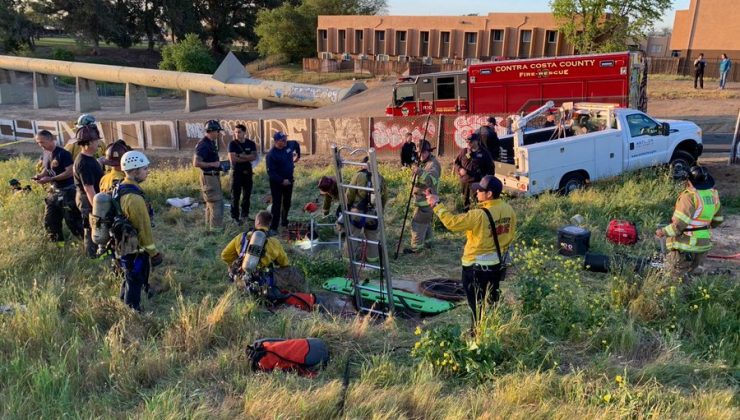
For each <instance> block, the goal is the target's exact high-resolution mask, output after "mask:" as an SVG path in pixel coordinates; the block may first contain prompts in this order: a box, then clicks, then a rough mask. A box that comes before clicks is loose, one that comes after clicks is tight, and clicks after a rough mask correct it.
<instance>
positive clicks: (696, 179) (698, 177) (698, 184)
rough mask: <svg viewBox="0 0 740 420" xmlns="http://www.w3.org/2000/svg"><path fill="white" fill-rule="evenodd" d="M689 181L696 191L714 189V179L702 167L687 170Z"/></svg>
mask: <svg viewBox="0 0 740 420" xmlns="http://www.w3.org/2000/svg"><path fill="white" fill-rule="evenodd" d="M689 181H690V182H691V185H693V186H694V188H696V189H697V190H708V189H710V188H712V187H714V178H713V177H712V175H710V174H709V171H707V168H705V167H703V166H692V167H691V168H690V169H689Z"/></svg>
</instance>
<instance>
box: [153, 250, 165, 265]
mask: <svg viewBox="0 0 740 420" xmlns="http://www.w3.org/2000/svg"><path fill="white" fill-rule="evenodd" d="M162 261H164V256H163V255H162V253H161V252H157V253H156V254H154V255H153V256H152V259H151V263H152V267H156V266H158V265H160V264H162Z"/></svg>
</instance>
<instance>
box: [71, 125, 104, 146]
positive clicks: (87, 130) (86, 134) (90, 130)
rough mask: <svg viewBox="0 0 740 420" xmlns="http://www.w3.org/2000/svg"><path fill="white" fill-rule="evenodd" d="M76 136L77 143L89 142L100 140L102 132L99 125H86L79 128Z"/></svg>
mask: <svg viewBox="0 0 740 420" xmlns="http://www.w3.org/2000/svg"><path fill="white" fill-rule="evenodd" d="M75 137H76V138H77V143H79V144H87V143H90V142H91V141H95V140H100V132H99V131H98V127H96V126H94V125H86V126H84V127H80V128H78V129H77V132H76V133H75Z"/></svg>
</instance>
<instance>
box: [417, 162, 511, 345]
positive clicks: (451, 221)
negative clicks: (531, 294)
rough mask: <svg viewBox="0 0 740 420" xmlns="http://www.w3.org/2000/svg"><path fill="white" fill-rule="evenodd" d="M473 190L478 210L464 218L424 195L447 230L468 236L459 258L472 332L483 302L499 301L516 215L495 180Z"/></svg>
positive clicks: (490, 177) (491, 178)
mask: <svg viewBox="0 0 740 420" xmlns="http://www.w3.org/2000/svg"><path fill="white" fill-rule="evenodd" d="M472 188H473V190H474V191H475V193H476V195H477V196H478V202H479V203H480V206H479V208H476V209H472V210H471V211H469V212H467V213H465V214H459V215H458V214H452V213H451V212H450V211H448V210H447V208H446V207H445V206H444V204H442V203H440V202H439V197H438V196H437V195H436V194H432V193H431V191H430V192H429V193H428V194H427V202H428V203H429V205H430V206H431V208H432V209H433V210H434V213H435V214H436V215H437V217H439V220H440V222H442V224H443V225H444V226H445V227H446V228H447V229H449V230H451V231H453V232H465V235H466V236H467V241H466V242H465V248H464V250H463V255H462V284H463V288H464V289H465V295H466V297H467V300H468V305H470V309H471V310H472V312H473V331H475V326H476V322H477V320H478V319H480V311H481V310H482V309H483V305H482V302H483V300H484V299H486V301H487V302H488V304H490V305H494V304H495V303H496V302H497V301H498V299H499V295H500V293H499V283H500V282H501V280H503V278H504V277H505V276H506V269H505V267H504V265H503V259H504V256H505V255H506V251H507V250H508V248H509V245H510V244H511V242H512V241H513V240H514V236H515V234H516V214H515V213H514V210H513V209H512V208H511V206H510V205H509V204H507V203H505V202H504V201H503V200H501V191H502V190H503V185H502V184H501V181H499V180H498V178H496V177H495V176H493V175H486V176H484V177H483V179H481V181H480V182H477V183H474V184H473V185H472ZM487 212H488V215H490V216H491V218H492V220H493V221H494V223H495V228H493V226H492V225H491V222H490V220H489V218H488V215H487V214H486V213H487ZM494 232H495V235H496V236H495V237H494ZM497 242H498V244H497Z"/></svg>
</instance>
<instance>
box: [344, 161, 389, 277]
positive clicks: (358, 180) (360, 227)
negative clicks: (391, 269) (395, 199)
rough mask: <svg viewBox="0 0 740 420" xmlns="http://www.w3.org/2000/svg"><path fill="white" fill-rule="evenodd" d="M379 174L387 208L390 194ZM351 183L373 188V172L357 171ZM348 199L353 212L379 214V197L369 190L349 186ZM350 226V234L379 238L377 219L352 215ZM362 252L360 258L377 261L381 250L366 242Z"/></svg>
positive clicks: (381, 193)
mask: <svg viewBox="0 0 740 420" xmlns="http://www.w3.org/2000/svg"><path fill="white" fill-rule="evenodd" d="M367 161H368V158H367V157H365V159H364V162H367ZM378 175H379V178H380V195H381V196H380V199H381V203H382V205H383V208H385V203H386V201H387V199H388V194H387V191H386V187H385V180H384V179H383V177H382V176H380V174H378ZM350 184H351V185H355V186H359V187H368V188H372V187H373V184H372V174H371V173H370V171H368V170H367V169H360V170H359V171H357V172H355V174H354V176H353V177H352V181H351V182H350ZM346 200H347V208H349V209H350V211H351V212H353V213H363V214H371V215H377V212H376V210H375V200H377V198H376V197H374V194H373V193H371V192H369V191H362V190H358V189H355V188H347V192H346ZM381 217H382V215H381ZM348 226H349V234H350V235H352V236H354V237H359V238H362V237H364V238H365V239H366V240H369V241H377V240H378V221H377V220H376V219H372V218H368V217H362V216H350V218H349V224H348ZM360 254H365V255H360V259H364V260H366V261H367V262H377V261H378V260H379V250H378V246H377V245H370V244H365V245H364V246H362V247H361V251H360ZM363 257H365V258H363Z"/></svg>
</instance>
